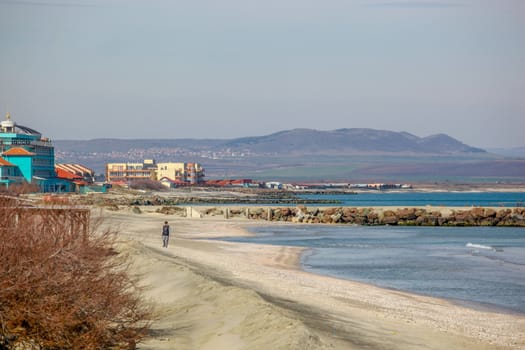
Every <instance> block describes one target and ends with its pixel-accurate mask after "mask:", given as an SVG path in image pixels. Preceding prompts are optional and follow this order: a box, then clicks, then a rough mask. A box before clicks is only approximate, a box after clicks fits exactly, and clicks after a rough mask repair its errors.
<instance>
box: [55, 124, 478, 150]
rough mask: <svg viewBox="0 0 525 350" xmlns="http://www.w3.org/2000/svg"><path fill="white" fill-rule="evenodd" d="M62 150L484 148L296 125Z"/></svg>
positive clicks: (439, 138) (69, 145)
mask: <svg viewBox="0 0 525 350" xmlns="http://www.w3.org/2000/svg"><path fill="white" fill-rule="evenodd" d="M55 147H56V149H57V150H59V151H62V152H76V153H101V152H102V153H103V152H129V151H132V150H139V149H140V150H148V149H174V150H177V151H184V150H185V151H192V152H215V153H221V152H226V151H227V152H245V153H253V154H278V153H280V152H283V151H284V152H287V153H292V154H297V155H300V154H348V153H352V154H366V153H373V154H381V153H384V154H391V153H407V154H460V153H484V152H485V151H484V150H482V149H479V148H474V147H470V146H468V145H465V144H464V143H462V142H460V141H458V140H456V139H454V138H452V137H450V136H448V135H445V134H438V135H432V136H428V137H423V138H421V137H417V136H415V135H412V134H409V133H406V132H393V131H385V130H374V129H338V130H333V131H320V130H313V129H293V130H286V131H281V132H277V133H274V134H271V135H266V136H256V137H244V138H237V139H230V140H220V139H203V140H200V139H156V140H151V139H135V140H133V139H94V140H87V141H79V140H57V141H55Z"/></svg>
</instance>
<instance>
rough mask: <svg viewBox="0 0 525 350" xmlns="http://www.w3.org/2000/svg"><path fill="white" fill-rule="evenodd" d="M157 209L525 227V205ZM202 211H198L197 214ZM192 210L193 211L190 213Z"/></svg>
mask: <svg viewBox="0 0 525 350" xmlns="http://www.w3.org/2000/svg"><path fill="white" fill-rule="evenodd" d="M157 212H159V213H163V214H168V215H178V216H188V217H190V216H191V217H201V218H202V217H206V216H223V217H224V218H226V219H230V218H247V219H252V220H266V221H281V222H292V223H308V224H355V225H370V226H374V225H400V226H512V227H525V208H521V207H517V208H480V207H473V208H448V207H439V208H433V207H430V208H415V207H409V208H388V207H381V208H377V207H375V208H374V207H371V208H363V207H359V208H353V207H315V208H313V207H312V208H307V207H306V206H304V205H299V206H297V207H226V206H219V207H162V208H159V209H157ZM196 212H198V214H195V213H196ZM188 213H190V214H191V215H190V214H188Z"/></svg>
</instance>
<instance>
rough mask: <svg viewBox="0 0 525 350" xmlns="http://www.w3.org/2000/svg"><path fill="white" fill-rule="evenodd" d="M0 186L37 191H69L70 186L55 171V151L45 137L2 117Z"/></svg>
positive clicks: (69, 183)
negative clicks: (31, 186)
mask: <svg viewBox="0 0 525 350" xmlns="http://www.w3.org/2000/svg"><path fill="white" fill-rule="evenodd" d="M0 157H1V159H2V161H0V185H2V186H5V187H9V186H10V185H12V184H17V183H30V184H36V185H38V186H39V188H40V191H41V192H70V191H71V189H72V184H71V182H69V181H65V180H63V179H59V178H58V177H57V176H56V172H55V148H54V147H53V144H52V143H51V141H50V140H49V139H48V138H45V137H42V134H41V133H39V132H38V131H36V130H33V129H31V128H28V127H26V126H22V125H19V124H17V123H15V122H14V121H13V120H11V115H10V114H9V113H7V114H6V120H4V121H2V122H1V123H0Z"/></svg>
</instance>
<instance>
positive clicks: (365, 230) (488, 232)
mask: <svg viewBox="0 0 525 350" xmlns="http://www.w3.org/2000/svg"><path fill="white" fill-rule="evenodd" d="M254 232H255V233H256V235H255V236H254V237H249V238H234V239H228V240H231V241H243V242H252V243H264V244H274V245H287V246H299V247H306V248H310V249H308V250H307V252H306V253H305V254H304V255H303V257H302V264H303V267H304V269H305V270H307V271H310V272H314V273H318V274H323V275H329V276H334V277H337V278H342V279H350V280H355V281H361V282H365V283H370V284H374V285H377V286H381V287H387V288H394V289H399V290H405V291H410V292H414V293H418V294H423V295H430V296H435V297H442V298H447V299H452V300H455V301H458V302H462V303H466V304H469V305H471V304H474V305H478V306H482V305H484V306H487V307H490V308H497V309H502V310H505V311H510V312H517V313H524V314H525V229H523V228H496V227H487V228H479V227H468V228H452V227H450V228H449V227H403V228H399V227H389V226H381V227H361V226H322V225H308V226H306V225H300V226H299V225H297V226H295V225H294V226H292V225H286V226H270V227H260V228H256V229H254Z"/></svg>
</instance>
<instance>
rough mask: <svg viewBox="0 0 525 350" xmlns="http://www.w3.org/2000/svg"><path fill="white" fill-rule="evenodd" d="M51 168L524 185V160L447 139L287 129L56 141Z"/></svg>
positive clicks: (380, 132)
mask: <svg viewBox="0 0 525 350" xmlns="http://www.w3.org/2000/svg"><path fill="white" fill-rule="evenodd" d="M54 144H55V147H56V160H57V162H74V163H81V164H84V165H86V166H88V167H90V168H92V169H94V170H95V171H96V172H97V173H99V174H100V173H104V169H105V164H106V163H110V162H142V161H143V160H144V159H155V160H157V161H159V162H162V161H169V162H199V163H201V164H202V165H203V166H204V168H205V171H206V177H207V178H210V179H213V178H241V177H246V178H252V179H260V180H267V179H274V180H290V181H293V180H304V181H325V180H326V181H331V180H347V179H352V181H362V182H365V181H373V180H377V181H400V182H403V181H459V182H464V181H466V182H476V181H523V180H525V160H524V159H510V158H506V157H504V156H499V155H495V154H492V153H488V152H486V151H485V150H482V149H479V148H475V147H471V146H469V145H466V144H464V143H462V142H461V141H459V140H456V139H454V138H452V137H450V136H448V135H444V134H438V135H431V136H427V137H418V136H415V135H412V134H409V133H406V132H393V131H385V130H373V129H338V130H332V131H320V130H312V129H294V130H286V131H281V132H277V133H274V134H271V135H265V136H256V137H243V138H237V139H227V140H221V139H206V140H198V139H157V140H151V139H149V140H148V139H142V140H131V139H95V140H87V141H77V140H58V141H55V142H54Z"/></svg>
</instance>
